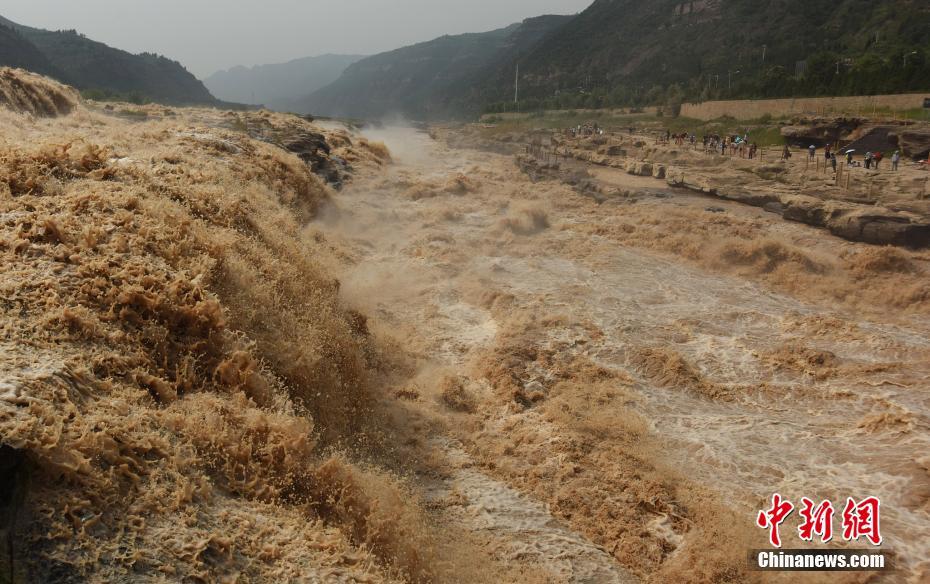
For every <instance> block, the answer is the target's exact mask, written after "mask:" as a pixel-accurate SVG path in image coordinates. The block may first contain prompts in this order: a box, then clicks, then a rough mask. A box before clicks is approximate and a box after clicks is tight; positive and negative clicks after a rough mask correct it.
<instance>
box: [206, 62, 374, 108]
mask: <svg viewBox="0 0 930 584" xmlns="http://www.w3.org/2000/svg"><path fill="white" fill-rule="evenodd" d="M362 58H363V57H362V56H360V55H321V56H319V57H306V58H303V59H295V60H293V61H288V62H287V63H277V64H273V65H258V66H255V67H242V66H240V67H234V68H232V69H229V70H226V71H219V72H217V73H214V74H213V75H211V76H209V77H207V78H206V79H204V81H203V82H204V85H206V86H207V89H209V90H210V92H211V93H212V94H213V95H215V96H216V97H218V98H219V99H223V100H227V101H235V102H239V103H249V104H253V105H264V106H267V107H269V108H271V109H275V110H279V111H287V110H291V109H293V108H294V107H295V106H296V104H297V102H298V100H300V98H303V97H306V96H307V95H309V94H311V93H313V92H314V91H316V90H318V89H320V88H322V87H325V86H327V85H329V84H330V83H332V82H333V81H335V80H336V79H338V78H339V76H340V75H342V72H343V71H345V70H346V67H348V66H349V65H351V64H352V63H355V62H356V61H358V60H359V59H362Z"/></svg>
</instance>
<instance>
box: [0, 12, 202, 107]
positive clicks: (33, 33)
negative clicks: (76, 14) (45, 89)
mask: <svg viewBox="0 0 930 584" xmlns="http://www.w3.org/2000/svg"><path fill="white" fill-rule="evenodd" d="M0 25H3V26H4V27H8V28H7V29H6V30H9V29H12V30H14V31H15V32H16V33H18V35H19V36H20V38H23V39H25V40H27V41H28V42H29V43H30V45H31V46H32V47H33V48H34V49H36V51H38V53H39V54H41V56H42V57H44V59H41V58H40V59H37V58H36V55H35V53H33V56H32V59H31V60H30V61H29V62H27V63H24V64H22V65H20V64H16V63H15V62H14V61H15V59H14V58H12V57H11V56H10V55H11V54H8V53H7V52H6V51H4V52H0V64H2V65H12V66H21V67H24V68H26V69H31V70H34V71H36V72H38V73H44V74H48V75H50V76H52V77H55V78H57V79H59V80H60V81H62V82H65V83H69V84H71V85H74V86H75V87H77V88H78V89H80V90H82V91H83V92H84V93H85V94H87V95H90V96H92V97H98V98H109V97H112V98H122V99H129V100H132V101H157V102H161V103H166V104H174V105H195V104H207V105H212V104H216V103H218V102H217V100H216V98H214V97H213V96H212V95H211V94H210V92H209V91H208V90H207V88H206V87H204V85H203V83H201V82H200V81H198V80H197V78H195V77H194V76H193V75H192V74H191V73H190V72H188V71H187V70H186V69H185V68H184V67H183V66H182V65H181V64H180V63H178V62H176V61H172V60H170V59H167V58H165V57H161V56H158V55H153V54H150V53H142V54H139V55H133V54H131V53H127V52H126V51H121V50H119V49H114V48H112V47H109V46H107V45H105V44H103V43H99V42H96V41H93V40H91V39H88V38H87V37H85V36H84V35H81V34H78V33H77V32H75V31H73V30H71V31H48V30H42V29H37V28H31V27H27V26H22V25H19V24H16V23H14V22H12V21H9V20H6V19H4V18H2V17H0ZM7 36H8V35H7ZM22 54H24V53H22V52H21V51H20V52H18V53H16V55H22ZM16 58H17V59H22V57H21V56H18V57H16Z"/></svg>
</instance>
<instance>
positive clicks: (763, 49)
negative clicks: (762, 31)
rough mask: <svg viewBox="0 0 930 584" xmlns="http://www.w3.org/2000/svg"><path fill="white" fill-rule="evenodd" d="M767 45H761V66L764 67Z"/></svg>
mask: <svg viewBox="0 0 930 584" xmlns="http://www.w3.org/2000/svg"><path fill="white" fill-rule="evenodd" d="M768 48H769V46H768V45H762V66H763V67H765V51H766V49H768Z"/></svg>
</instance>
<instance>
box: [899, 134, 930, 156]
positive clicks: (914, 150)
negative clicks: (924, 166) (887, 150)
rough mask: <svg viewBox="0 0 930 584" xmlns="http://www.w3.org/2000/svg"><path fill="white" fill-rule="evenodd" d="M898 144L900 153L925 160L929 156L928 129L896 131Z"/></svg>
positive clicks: (929, 136)
mask: <svg viewBox="0 0 930 584" xmlns="http://www.w3.org/2000/svg"><path fill="white" fill-rule="evenodd" d="M898 146H899V147H900V148H901V154H902V155H904V156H907V157H910V158H914V159H921V160H926V159H927V157H928V156H930V130H917V129H912V130H909V129H903V130H901V131H900V132H899V133H898Z"/></svg>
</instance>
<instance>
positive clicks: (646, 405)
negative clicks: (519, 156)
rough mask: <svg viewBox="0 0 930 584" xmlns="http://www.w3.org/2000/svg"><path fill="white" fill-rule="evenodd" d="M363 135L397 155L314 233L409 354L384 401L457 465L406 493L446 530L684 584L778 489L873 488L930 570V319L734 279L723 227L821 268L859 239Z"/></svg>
mask: <svg viewBox="0 0 930 584" xmlns="http://www.w3.org/2000/svg"><path fill="white" fill-rule="evenodd" d="M367 135H368V136H369V137H370V138H371V139H372V140H379V141H383V142H384V143H385V144H386V145H387V146H388V147H389V148H390V150H391V152H392V155H393V157H394V164H393V165H392V166H389V167H387V168H386V169H385V171H384V173H378V174H374V173H372V174H371V175H368V176H365V177H359V178H358V179H357V180H356V182H355V183H353V184H352V185H351V186H349V187H348V188H347V189H346V190H345V191H344V192H343V193H341V194H340V195H339V196H338V197H337V198H336V199H335V202H334V203H332V206H331V207H330V208H329V209H326V210H325V212H324V213H323V214H322V218H321V219H319V220H318V221H316V222H314V223H313V224H312V225H311V226H310V227H309V229H314V230H319V231H320V232H322V233H323V234H325V236H326V237H327V239H329V240H331V241H334V242H337V244H338V245H339V246H340V247H342V248H344V249H345V250H346V251H345V253H344V254H343V259H342V261H341V263H340V265H338V266H334V268H333V269H334V270H335V271H336V273H337V274H338V276H339V277H340V280H341V282H342V294H343V297H344V299H345V300H346V301H347V302H348V303H349V304H350V305H352V306H353V307H357V308H358V309H359V310H360V311H362V312H364V313H365V314H367V315H369V318H370V320H369V325H370V326H371V328H372V330H373V332H375V334H377V335H382V336H384V337H386V338H392V339H395V340H396V341H397V342H398V344H399V345H401V346H403V347H404V348H405V349H406V350H408V351H409V352H410V354H411V355H413V356H414V358H415V361H416V367H415V368H414V370H413V371H412V372H410V374H409V375H408V376H407V377H406V378H405V379H400V380H399V381H397V383H398V386H397V387H396V388H394V389H392V390H391V391H395V395H398V396H400V398H398V401H399V403H401V405H402V407H403V408H405V409H406V410H407V411H408V412H410V413H411V415H416V416H418V419H421V418H422V419H427V420H430V422H431V425H430V426H429V427H430V428H431V432H432V436H431V437H430V438H429V440H427V441H425V442H424V443H423V445H422V447H423V449H424V450H425V451H429V452H432V453H433V454H435V455H436V456H438V457H439V458H441V459H442V460H443V463H442V464H444V465H445V467H446V469H447V472H446V473H445V474H444V475H443V476H442V478H441V479H435V478H430V477H426V476H421V477H419V478H417V479H415V482H417V484H418V485H419V488H421V491H422V493H423V496H424V497H425V498H426V499H427V500H429V501H436V504H437V506H441V507H443V508H444V509H445V511H444V513H445V515H444V517H445V518H446V519H447V520H452V519H449V518H455V519H454V520H455V521H459V522H461V524H462V525H465V526H466V527H467V529H468V530H471V531H473V532H475V533H476V534H478V535H479V536H480V537H483V538H486V540H487V541H488V542H491V543H489V544H488V545H489V546H491V547H492V548H493V549H494V550H496V553H498V554H500V555H503V556H505V557H507V558H508V559H509V560H511V561H514V562H524V563H526V564H528V565H534V566H536V567H540V568H542V569H544V570H545V571H547V573H550V574H552V575H553V577H554V578H555V579H556V580H557V581H569V582H626V581H638V580H640V579H647V580H648V579H653V580H660V581H662V580H664V581H671V580H670V579H674V577H675V574H676V573H679V572H678V571H685V570H692V571H693V570H695V569H698V570H700V569H706V570H711V568H709V567H707V568H695V562H696V561H697V560H695V558H701V563H709V562H712V561H718V560H719V561H720V562H722V563H726V561H728V560H726V558H731V560H730V561H731V562H732V563H733V564H734V565H736V564H740V562H743V563H744V562H745V555H746V553H747V552H748V550H749V549H752V548H755V547H761V546H762V545H764V542H765V537H766V533H765V531H764V530H760V529H758V528H757V527H756V526H755V525H754V519H755V516H756V514H757V513H758V511H759V510H760V509H762V508H764V507H765V505H766V504H767V501H768V500H770V498H771V495H772V494H773V493H776V492H778V493H780V494H781V495H782V496H784V497H786V498H788V499H791V500H795V501H799V500H800V499H801V497H807V498H809V499H812V500H814V501H821V500H831V501H834V504H837V503H836V502H838V501H839V502H840V504H839V505H840V508H841V504H842V502H844V501H845V500H846V498H847V497H853V498H864V497H866V496H870V495H874V496H877V497H880V498H881V501H882V529H883V534H884V537H885V547H887V548H888V549H892V550H894V551H895V552H896V553H897V556H898V561H899V568H902V570H901V571H899V572H898V573H897V575H896V576H895V578H897V577H900V578H901V579H902V581H914V582H916V581H926V580H922V579H924V578H927V577H930V571H928V570H930V567H928V565H927V562H926V558H927V557H928V553H930V513H928V511H930V503H928V501H930V455H928V452H930V439H928V437H930V432H928V429H930V424H928V418H927V415H926V412H927V411H930V392H928V386H927V379H928V378H930V334H928V333H930V320H928V318H927V316H926V313H913V314H905V313H901V312H900V311H898V310H896V309H895V308H894V307H892V306H881V305H876V306H872V307H869V308H868V309H862V308H861V307H855V306H853V305H850V304H849V303H845V304H844V303H842V302H833V301H831V300H830V299H829V298H825V297H824V295H823V294H821V293H820V291H819V290H810V291H807V290H804V289H798V288H797V287H794V288H792V287H791V285H790V282H791V281H792V280H793V279H794V275H793V274H792V270H799V271H801V272H804V273H803V274H802V275H803V277H805V278H807V277H811V278H816V277H818V274H819V273H820V272H818V271H817V269H813V268H812V269H810V270H808V269H807V268H806V267H805V266H806V265H807V264H806V263H805V262H794V261H792V260H790V259H789V260H785V261H783V262H781V263H779V262H780V260H779V259H778V258H781V257H783V256H784V257H791V256H790V254H781V255H780V254H779V253H774V254H770V255H771V256H772V257H774V258H776V259H775V260H774V264H773V263H772V262H768V263H766V262H755V260H754V259H753V260H746V261H745V262H743V265H741V266H739V267H738V268H734V267H733V265H731V264H736V263H739V262H740V261H741V260H740V259H739V258H745V257H755V256H753V255H752V253H742V252H740V253H736V252H734V251H733V249H732V245H733V243H732V242H731V241H729V240H726V239H725V237H724V235H722V234H723V233H724V231H726V230H727V229H728V228H732V226H733V225H736V226H740V227H743V226H749V227H748V229H747V230H746V231H747V232H748V233H749V235H747V236H746V237H745V238H744V241H743V242H741V243H740V245H745V246H749V247H752V246H755V245H757V244H758V243H759V242H762V247H761V249H768V248H767V247H766V246H776V247H777V246H782V247H783V248H784V249H805V243H804V242H809V241H812V240H817V243H816V244H812V245H809V246H806V247H807V249H808V251H809V253H810V254H811V257H813V258H814V259H813V260H812V262H813V263H814V264H816V263H817V262H816V258H817V257H818V256H817V254H832V253H834V252H836V254H837V255H843V254H845V255H844V257H846V256H849V255H850V254H852V255H856V254H867V253H872V252H871V251H870V250H869V249H868V246H864V245H859V244H852V243H849V242H843V241H840V240H838V239H835V238H832V237H831V236H829V235H827V234H824V233H822V232H816V231H814V230H813V229H812V228H809V227H806V226H802V225H799V224H789V223H785V222H783V221H781V220H780V219H779V218H777V217H774V216H772V215H769V214H766V213H765V212H763V211H762V210H760V209H755V208H747V207H741V206H739V205H737V204H731V203H725V202H723V203H721V202H719V201H716V202H715V203H714V204H715V205H718V206H721V207H722V209H723V213H720V211H719V210H715V211H714V213H708V212H707V211H705V207H706V206H707V200H706V199H702V198H701V197H700V196H697V195H694V194H684V193H681V192H676V191H671V190H668V189H667V188H666V189H663V188H655V189H640V190H641V191H642V192H641V193H640V194H639V195H637V196H636V197H634V199H633V200H630V199H629V198H627V199H623V200H608V201H607V202H606V203H603V204H600V205H599V204H598V203H597V202H596V201H594V200H593V199H591V198H589V197H586V196H584V195H583V194H579V193H576V192H575V191H573V190H571V188H570V187H568V186H565V185H562V184H560V183H558V182H539V183H533V182H531V181H530V180H529V179H528V178H527V177H526V176H524V175H523V174H522V173H521V172H520V171H519V169H518V168H516V167H515V165H514V164H513V160H512V158H511V157H509V156H505V155H502V154H496V153H491V152H486V151H479V150H475V149H454V148H451V147H449V146H448V145H447V142H446V141H445V140H444V135H443V133H442V132H434V133H433V137H431V136H430V135H428V134H427V133H425V132H421V131H416V130H413V129H405V128H387V129H383V130H371V131H369V132H367ZM619 180H622V178H621V179H619ZM630 180H631V181H632V180H634V179H633V177H630ZM637 180H639V179H637ZM630 184H631V188H634V189H637V188H640V187H641V184H640V183H630ZM656 184H658V183H656ZM673 221H674V222H673ZM717 224H719V228H718V227H716V226H715V225H717ZM682 225H684V226H685V227H684V228H682V227H681V226H682ZM708 225H709V226H710V227H707V226H708ZM731 230H732V229H731ZM673 237H674V238H677V242H678V243H677V244H676V245H677V248H678V249H682V248H683V247H686V246H687V245H689V244H688V242H689V241H691V240H693V241H694V242H695V245H698V244H697V242H700V245H699V247H698V248H697V249H698V251H696V252H695V251H691V252H690V253H687V254H684V253H675V250H674V249H672V248H671V247H670V246H669V245H667V244H666V242H665V241H663V240H664V239H665V238H673ZM715 238H716V239H715ZM754 238H758V241H756V240H754ZM682 242H684V243H682ZM715 242H716V243H719V246H715ZM727 246H731V247H727ZM753 249H755V248H753ZM779 249H782V248H779ZM753 253H755V252H753ZM734 258H737V259H734ZM918 259H920V258H918ZM925 260H926V258H923V261H925ZM915 261H917V260H915ZM773 274H774V275H773ZM844 274H845V272H844V273H843V274H841V275H840V276H836V275H830V276H829V277H836V278H840V280H839V281H837V282H836V286H837V287H842V286H856V285H857V284H856V279H855V278H854V277H852V276H849V278H846V275H844ZM826 277H828V276H826V275H825V276H824V278H826ZM843 278H846V279H843ZM786 282H788V284H786ZM863 286H865V284H863ZM386 391H387V390H386ZM453 499H456V500H453ZM838 513H839V511H838ZM795 527H796V526H795V525H794V523H793V522H792V521H788V522H786V523H785V524H784V527H783V529H782V532H783V537H785V538H786V539H788V541H789V543H793V544H795V545H788V546H786V547H799V546H798V545H797V544H799V542H798V541H797V535H796V528H795ZM791 532H794V534H792V533H791ZM634 542H635V543H634ZM853 547H856V546H853ZM859 547H862V546H859ZM689 558H690V559H689ZM732 558H736V559H735V560H733V559H732ZM784 576H785V575H782V577H784ZM753 577H756V575H754V576H753ZM777 579H778V577H773V580H777ZM829 581H836V580H835V579H831V580H829Z"/></svg>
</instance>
